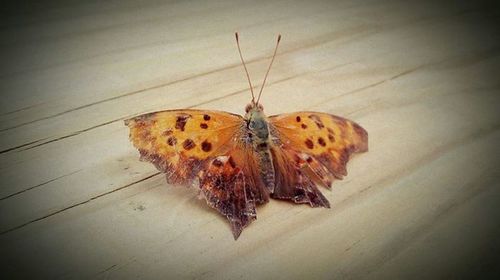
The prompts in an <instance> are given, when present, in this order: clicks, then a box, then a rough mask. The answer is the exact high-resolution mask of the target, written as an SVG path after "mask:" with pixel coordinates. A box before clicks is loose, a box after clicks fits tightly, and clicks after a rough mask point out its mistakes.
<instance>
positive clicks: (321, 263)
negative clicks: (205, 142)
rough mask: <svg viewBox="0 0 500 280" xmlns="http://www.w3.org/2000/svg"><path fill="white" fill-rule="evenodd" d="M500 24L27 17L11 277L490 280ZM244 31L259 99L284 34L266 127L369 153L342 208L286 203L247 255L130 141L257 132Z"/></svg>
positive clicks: (11, 157) (381, 14)
mask: <svg viewBox="0 0 500 280" xmlns="http://www.w3.org/2000/svg"><path fill="white" fill-rule="evenodd" d="M14 15H15V16H14ZM496 15H497V14H495V9H492V8H490V7H488V6H481V5H473V4H465V3H463V4H460V3H453V4H452V3H448V4H444V3H441V4H436V3H432V2H430V1H429V2H428V3H427V2H425V3H422V2H419V3H407V2H398V1H373V2H369V3H368V2H364V1H338V2H330V1H316V2H306V1H293V2H289V1H271V2H269V1H258V2H253V1H241V2H240V1H238V2H235V1H221V2H217V3H211V4H210V5H208V4H206V3H204V2H202V1H183V2H176V1H173V2H165V1H149V2H144V3H138V2H135V1H128V2H123V1H121V2H111V3H100V2H99V1H95V2H78V1H74V2H73V3H72V2H61V3H58V2H53V3H49V4H47V5H40V4H37V6H29V7H24V8H18V9H14V10H13V15H12V16H7V17H5V18H4V22H3V23H2V24H1V26H2V29H1V30H0V36H2V38H6V39H4V40H3V41H2V43H1V44H0V48H1V50H2V51H1V52H0V53H1V56H2V59H3V61H4V65H7V66H8V67H3V68H2V70H0V80H1V89H2V102H1V106H0V139H1V140H0V151H1V153H0V176H1V179H2V186H1V188H0V199H1V200H0V244H1V248H2V256H1V259H0V262H1V263H2V264H4V265H5V266H6V267H7V270H5V271H6V272H8V273H13V274H16V275H17V276H19V275H26V276H28V275H29V276H33V275H36V276H45V277H48V278H55V277H63V278H88V277H91V278H96V277H98V278H116V279H123V278H174V277H175V278H211V279H220V278H225V279H234V278H244V279H249V278H252V279H261V278H263V279H269V278H273V279H275V278H276V279H289V278H297V279H298V278H326V279H332V278H361V277H367V278H383V279H387V278H394V277H397V278H402V277H404V278H421V277H428V278H447V277H463V276H468V275H483V274H484V273H486V272H488V271H491V269H492V267H494V265H495V261H494V259H495V258H494V257H495V256H497V253H496V252H497V251H498V249H499V248H500V242H499V239H498V236H499V233H500V223H499V222H498V221H499V220H500V219H499V218H500V217H499V210H500V209H499V208H500V203H499V202H500V201H499V198H500V196H499V195H500V189H499V180H500V172H499V168H498V166H499V164H500V157H499V156H498V155H499V153H498V143H500V141H499V140H500V132H499V130H498V129H499V127H500V126H499V125H500V118H499V117H500V116H499V115H500V111H499V108H500V95H499V93H500V92H499V91H500V90H499V89H500V88H499V84H498V80H497V77H496V76H497V74H498V70H499V66H500V58H499V54H500V48H499V47H500V40H499V39H500V38H499V37H500V36H499V34H498V32H497V31H496V30H495V28H494V26H493V25H491V23H492V22H493V18H495V16H496ZM235 30H238V31H239V32H240V38H241V43H242V47H243V51H244V55H245V57H246V58H247V61H248V66H249V70H250V74H251V77H252V78H253V82H254V84H255V86H256V87H257V86H259V85H260V81H261V79H262V76H263V74H264V73H265V71H266V67H267V64H268V62H269V56H270V54H271V52H272V48H273V47H274V40H275V36H276V35H277V33H281V34H282V35H283V40H282V45H281V48H280V50H279V53H278V56H277V58H276V61H275V64H274V67H273V69H272V71H271V76H270V78H269V80H268V85H267V87H266V89H265V91H264V97H263V99H262V101H263V103H264V106H265V108H266V112H267V113H268V114H277V113H284V112H291V111H299V110H315V111H322V112H329V113H333V114H337V115H340V116H345V117H348V118H351V119H353V120H355V121H356V122H358V123H360V124H361V125H362V126H363V127H365V128H366V129H367V130H368V132H369V135H370V138H369V139H370V151H369V152H368V153H366V154H362V155H359V156H357V157H355V158H354V159H353V160H352V161H351V162H350V164H349V165H348V171H349V176H347V177H346V178H345V180H343V181H338V182H335V183H334V188H333V189H332V190H331V191H328V190H325V191H324V193H325V195H326V197H327V198H328V199H329V200H330V202H331V204H332V209H310V208H309V207H307V206H303V205H302V206H296V205H292V204H289V203H285V202H280V201H271V203H269V204H267V205H265V206H263V207H260V208H259V209H258V220H257V221H255V222H254V223H252V224H251V225H250V226H249V227H248V228H247V229H246V230H245V231H244V232H243V234H242V236H241V237H240V239H239V240H238V241H234V240H233V238H232V235H231V232H230V230H229V226H228V224H227V222H226V221H225V219H224V218H223V217H221V216H220V215H218V214H217V213H216V212H215V211H213V210H211V209H209V208H208V207H207V206H206V204H205V202H204V201H200V200H198V199H197V198H196V190H194V189H186V188H179V187H174V186H168V185H167V184H166V183H165V180H164V178H163V176H162V175H161V174H159V173H158V172H157V171H156V170H155V169H154V167H153V166H152V165H150V164H147V163H143V162H139V161H138V153H137V151H136V150H134V148H133V147H132V145H131V144H130V143H129V141H128V130H127V128H126V127H125V126H124V125H123V119H125V118H127V117H130V116H133V115H138V114H141V113H144V112H150V111H155V110H162V109H174V108H191V107H196V108H206V109H218V110H226V111H230V112H234V113H240V114H241V113H242V112H243V109H244V106H245V105H246V103H248V101H249V96H250V95H249V91H248V89H247V88H246V85H247V83H246V81H245V76H244V73H243V69H242V67H241V65H240V64H239V57H238V54H237V51H236V47H235V43H234V38H233V32H234V31H235ZM497 271H498V270H497Z"/></svg>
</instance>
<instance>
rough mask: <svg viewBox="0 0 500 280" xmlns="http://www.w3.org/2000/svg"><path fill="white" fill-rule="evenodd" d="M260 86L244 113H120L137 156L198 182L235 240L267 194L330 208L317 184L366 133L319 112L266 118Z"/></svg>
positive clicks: (172, 178) (363, 145) (341, 172)
mask: <svg viewBox="0 0 500 280" xmlns="http://www.w3.org/2000/svg"><path fill="white" fill-rule="evenodd" d="M280 38H281V37H278V43H279V40H280ZM236 39H237V42H238V36H237V34H236ZM238 50H239V43H238ZM275 55H276V49H275V52H274V55H273V60H274V56H275ZM240 57H241V58H242V56H241V52H240ZM242 62H243V65H245V64H244V61H243V58H242ZM271 64H272V61H271ZM269 69H270V67H269ZM269 69H268V72H267V73H269ZM245 70H246V66H245ZM247 76H248V72H247ZM266 77H267V74H266ZM264 83H265V79H264ZM264 83H263V84H264ZM249 84H250V89H251V90H252V86H251V83H250V80H249ZM262 88H263V86H262ZM262 88H261V92H260V93H262ZM260 93H259V98H258V99H257V101H255V99H254V98H253V91H252V102H251V103H250V104H249V105H248V106H247V107H246V109H245V111H246V114H245V116H244V117H242V116H240V115H236V114H231V113H227V112H222V111H208V110H194V109H185V110H183V109H181V110H168V111H160V112H154V113H149V114H144V115H140V116H137V117H134V118H131V119H128V120H125V125H127V126H128V127H129V128H130V140H131V141H132V143H133V144H134V146H135V147H136V148H137V149H138V150H139V153H140V155H141V159H142V160H145V161H149V162H151V163H153V164H154V165H155V166H156V168H157V169H159V170H160V171H162V172H164V173H165V174H166V178H167V182H168V183H170V184H176V185H196V186H197V187H198V188H199V190H200V194H201V196H202V197H204V198H205V200H206V201H207V204H208V205H209V206H210V207H212V208H214V209H216V210H217V211H219V212H220V213H221V214H222V215H224V216H225V217H226V218H227V219H228V220H229V222H230V224H231V228H232V232H233V235H234V238H235V239H236V238H238V236H239V235H240V234H241V232H242V230H243V229H244V228H245V227H246V226H248V225H249V224H250V223H251V221H253V220H255V219H256V217H257V215H256V207H257V206H258V205H261V204H265V203H267V202H268V201H269V199H270V198H274V199H281V200H288V201H291V202H294V203H299V204H308V205H310V206H311V207H326V208H329V207H330V203H329V202H328V200H327V199H326V198H325V196H324V195H323V194H322V193H321V192H320V191H319V189H318V186H322V187H326V188H330V187H331V184H332V183H333V181H334V180H340V179H342V178H343V177H344V176H346V175H347V171H346V164H347V162H348V161H349V159H350V157H351V156H352V154H354V153H357V152H365V151H367V150H368V133H367V132H366V131H365V130H364V129H363V128H362V127H361V126H359V125H358V124H357V123H355V122H353V121H350V120H347V119H344V118H342V117H338V116H335V115H331V114H327V113H319V112H295V113H288V114H281V115H275V116H270V117H267V116H266V115H265V114H264V109H263V107H262V105H261V104H260V103H259V100H260Z"/></svg>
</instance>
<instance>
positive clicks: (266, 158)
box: [245, 104, 275, 193]
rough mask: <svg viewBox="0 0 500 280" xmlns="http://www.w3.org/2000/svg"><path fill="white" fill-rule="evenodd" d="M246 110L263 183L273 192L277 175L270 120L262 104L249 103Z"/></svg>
mask: <svg viewBox="0 0 500 280" xmlns="http://www.w3.org/2000/svg"><path fill="white" fill-rule="evenodd" d="M245 110H246V111H247V113H246V115H245V121H246V123H247V128H248V135H249V138H250V141H251V143H252V147H253V150H254V151H255V153H256V156H257V157H258V161H259V163H260V164H259V166H260V168H259V169H260V170H259V174H260V177H261V179H262V181H263V184H264V185H265V186H266V188H267V189H268V190H269V192H270V193H272V192H273V191H274V179H275V176H274V166H273V159H272V155H271V150H270V147H271V145H272V143H271V137H270V135H271V134H270V131H269V122H268V119H267V117H266V115H265V114H264V111H263V107H262V106H254V105H253V104H248V105H247V107H246V109H245Z"/></svg>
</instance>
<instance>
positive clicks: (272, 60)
mask: <svg viewBox="0 0 500 280" xmlns="http://www.w3.org/2000/svg"><path fill="white" fill-rule="evenodd" d="M280 40H281V34H280V35H278V41H276V48H274V54H273V58H272V59H271V63H269V68H267V72H266V76H265V77H264V81H263V82H262V87H261V88H260V92H259V97H257V104H259V100H260V96H261V95H262V90H263V89H264V85H265V84H266V80H267V75H269V71H270V70H271V66H272V65H273V62H274V58H275V57H276V52H277V51H278V46H279V44H280Z"/></svg>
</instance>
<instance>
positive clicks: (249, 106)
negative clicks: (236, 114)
mask: <svg viewBox="0 0 500 280" xmlns="http://www.w3.org/2000/svg"><path fill="white" fill-rule="evenodd" d="M252 107H253V106H252V104H248V105H247V106H246V107H245V113H248V112H250V109H252Z"/></svg>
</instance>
